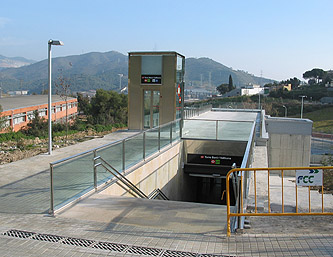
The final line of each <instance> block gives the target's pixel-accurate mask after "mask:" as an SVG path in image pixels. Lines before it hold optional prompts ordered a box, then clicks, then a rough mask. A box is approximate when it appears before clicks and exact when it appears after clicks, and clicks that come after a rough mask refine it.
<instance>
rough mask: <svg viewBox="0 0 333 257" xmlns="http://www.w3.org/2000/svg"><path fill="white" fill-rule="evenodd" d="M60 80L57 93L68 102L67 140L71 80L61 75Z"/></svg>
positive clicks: (57, 84)
mask: <svg viewBox="0 0 333 257" xmlns="http://www.w3.org/2000/svg"><path fill="white" fill-rule="evenodd" d="M58 80H59V82H58V83H56V84H55V86H56V89H57V90H56V94H57V95H59V96H60V98H61V99H62V100H63V101H65V103H66V141H67V139H68V96H69V93H70V86H71V85H70V83H69V80H68V79H66V78H64V77H62V76H60V77H59V79H58Z"/></svg>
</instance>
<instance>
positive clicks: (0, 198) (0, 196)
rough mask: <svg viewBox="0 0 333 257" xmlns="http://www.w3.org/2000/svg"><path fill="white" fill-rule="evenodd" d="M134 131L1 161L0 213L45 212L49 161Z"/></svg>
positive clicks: (47, 194) (112, 134)
mask: <svg viewBox="0 0 333 257" xmlns="http://www.w3.org/2000/svg"><path fill="white" fill-rule="evenodd" d="M136 133H137V132H133V131H122V132H114V133H111V134H108V135H106V136H104V137H103V138H97V139H92V140H89V141H85V142H82V143H78V144H76V145H71V146H68V147H64V148H60V149H56V150H54V151H53V152H52V155H51V156H50V155H48V154H40V155H37V156H34V157H31V158H26V159H24V160H20V161H16V162H12V163H8V164H4V165H0V177H1V179H0V207H1V208H0V213H46V212H47V210H48V209H49V208H50V162H53V161H57V160H60V159H63V158H65V157H68V156H71V155H74V154H78V153H81V152H84V151H86V150H88V149H92V148H95V147H98V146H101V145H104V144H107V143H110V142H113V141H116V140H120V139H123V138H126V137H128V136H131V135H134V134H136Z"/></svg>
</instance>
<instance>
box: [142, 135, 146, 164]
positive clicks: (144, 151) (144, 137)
mask: <svg viewBox="0 0 333 257" xmlns="http://www.w3.org/2000/svg"><path fill="white" fill-rule="evenodd" d="M142 152H143V156H142V158H143V160H144V161H145V160H146V132H143V151H142Z"/></svg>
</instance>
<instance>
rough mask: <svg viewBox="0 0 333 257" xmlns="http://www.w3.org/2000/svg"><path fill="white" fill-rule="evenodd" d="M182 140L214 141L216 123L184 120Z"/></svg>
mask: <svg viewBox="0 0 333 257" xmlns="http://www.w3.org/2000/svg"><path fill="white" fill-rule="evenodd" d="M182 133H183V134H182V137H183V138H193V139H216V121H211V120H184V127H183V130H182Z"/></svg>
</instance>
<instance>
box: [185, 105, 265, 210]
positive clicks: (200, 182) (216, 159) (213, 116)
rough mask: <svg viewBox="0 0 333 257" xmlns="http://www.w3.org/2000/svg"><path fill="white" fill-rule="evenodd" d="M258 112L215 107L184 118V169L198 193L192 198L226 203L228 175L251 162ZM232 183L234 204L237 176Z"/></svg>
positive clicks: (201, 201)
mask: <svg viewBox="0 0 333 257" xmlns="http://www.w3.org/2000/svg"><path fill="white" fill-rule="evenodd" d="M213 110H214V109H213ZM259 113H260V112H249V111H248V112H246V111H243V112H236V111H235V112H230V111H226V110H221V109H220V110H219V109H215V111H210V112H207V113H204V114H202V115H200V116H198V117H193V118H192V119H188V120H184V129H183V137H182V138H183V140H184V159H185V160H184V168H183V171H184V173H185V174H186V175H187V176H189V177H191V183H192V187H193V191H195V192H196V193H195V194H193V198H192V199H191V201H193V202H198V203H207V204H220V205H226V199H227V197H226V175H227V173H228V172H229V171H230V170H231V169H233V168H240V167H243V168H245V166H246V165H247V163H249V161H250V160H249V158H250V157H251V155H250V152H251V150H252V149H251V148H252V142H253V138H254V136H255V123H256V121H257V118H258V115H259ZM259 116H260V115H259ZM229 183H230V185H229V186H230V203H231V205H235V202H236V198H237V197H236V194H237V193H236V192H237V178H235V177H231V179H230V181H229Z"/></svg>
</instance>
